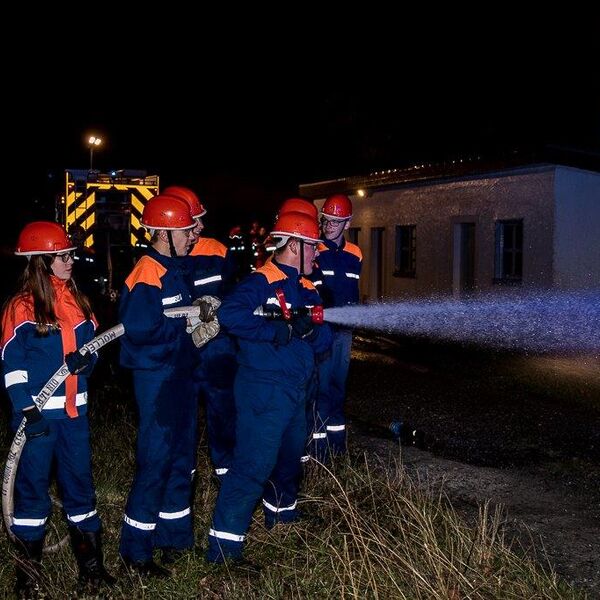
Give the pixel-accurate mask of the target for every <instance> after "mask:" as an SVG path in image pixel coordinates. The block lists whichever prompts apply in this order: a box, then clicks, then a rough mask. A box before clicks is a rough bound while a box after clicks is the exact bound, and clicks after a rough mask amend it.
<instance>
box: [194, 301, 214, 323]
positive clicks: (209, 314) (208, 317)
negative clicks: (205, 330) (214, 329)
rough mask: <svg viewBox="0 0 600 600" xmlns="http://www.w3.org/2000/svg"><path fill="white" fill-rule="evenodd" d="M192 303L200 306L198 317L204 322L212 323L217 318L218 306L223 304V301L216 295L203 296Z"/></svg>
mask: <svg viewBox="0 0 600 600" xmlns="http://www.w3.org/2000/svg"><path fill="white" fill-rule="evenodd" d="M192 304H193V305H194V306H198V307H199V308H200V314H199V315H198V318H199V319H200V320H201V321H202V322H203V323H210V321H212V320H213V319H214V318H215V315H216V312H217V308H219V306H221V301H220V300H219V299H218V298H215V297H214V296H201V297H200V298H196V300H194V302H193V303H192Z"/></svg>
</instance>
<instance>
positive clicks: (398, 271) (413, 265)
mask: <svg viewBox="0 0 600 600" xmlns="http://www.w3.org/2000/svg"><path fill="white" fill-rule="evenodd" d="M416 274H417V226H416V225H396V260H395V268H394V276H395V277H415V276H416Z"/></svg>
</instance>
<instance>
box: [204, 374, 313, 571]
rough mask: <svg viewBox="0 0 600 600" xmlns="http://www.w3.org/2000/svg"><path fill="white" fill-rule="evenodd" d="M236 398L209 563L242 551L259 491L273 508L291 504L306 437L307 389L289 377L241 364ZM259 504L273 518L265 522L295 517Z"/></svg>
mask: <svg viewBox="0 0 600 600" xmlns="http://www.w3.org/2000/svg"><path fill="white" fill-rule="evenodd" d="M235 399H236V409H237V420H236V424H237V426H236V447H235V452H234V458H233V462H232V465H231V468H230V469H229V472H228V473H227V477H225V478H224V479H223V483H222V484H221V489H220V490H219V495H218V497H217V502H216V505H215V511H214V514H213V524H212V528H211V533H210V534H209V536H208V555H207V558H208V560H209V561H210V562H220V561H222V560H223V557H233V558H236V557H239V556H240V555H241V553H242V546H243V540H244V536H245V535H246V531H247V530H248V527H249V525H250V520H251V518H252V513H253V511H254V508H255V506H256V503H257V502H258V501H259V500H260V499H261V496H263V495H264V498H263V499H264V500H265V501H266V502H267V503H268V504H269V505H270V506H273V507H275V508H283V507H290V506H292V505H293V504H294V503H295V502H296V498H297V496H298V486H299V482H300V473H301V466H300V456H301V455H302V453H303V449H304V442H305V437H306V414H305V402H306V390H305V389H304V388H299V387H298V386H297V385H295V384H294V382H292V381H281V380H275V379H274V378H272V377H268V376H267V375H266V374H264V373H260V372H257V371H255V370H252V369H249V368H247V367H240V368H239V371H238V374H237V377H236V380H235ZM263 508H265V519H271V522H270V523H269V521H267V524H272V522H274V520H275V519H277V520H282V521H283V520H286V521H292V520H294V519H295V518H296V517H297V512H296V510H295V508H294V509H293V510H287V511H282V512H275V513H273V511H271V510H269V509H268V508H267V507H265V506H263ZM267 511H268V512H267Z"/></svg>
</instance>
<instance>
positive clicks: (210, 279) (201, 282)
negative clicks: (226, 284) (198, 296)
mask: <svg viewBox="0 0 600 600" xmlns="http://www.w3.org/2000/svg"><path fill="white" fill-rule="evenodd" d="M213 281H223V277H221V275H213V276H212V277H205V278H204V279H196V280H195V281H194V285H206V284H207V283H212V282H213Z"/></svg>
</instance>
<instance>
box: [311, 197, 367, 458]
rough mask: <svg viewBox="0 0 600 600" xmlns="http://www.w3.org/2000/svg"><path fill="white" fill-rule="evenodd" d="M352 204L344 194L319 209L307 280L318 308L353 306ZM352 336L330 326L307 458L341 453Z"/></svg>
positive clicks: (357, 266)
mask: <svg viewBox="0 0 600 600" xmlns="http://www.w3.org/2000/svg"><path fill="white" fill-rule="evenodd" d="M351 219H352V202H351V201H350V199H349V198H348V196H346V195H344V194H335V195H333V196H330V197H329V198H327V200H326V201H325V203H324V204H323V208H322V209H321V243H320V244H319V248H318V249H319V259H318V261H317V262H318V265H317V268H315V269H314V270H313V273H312V275H311V277H310V279H311V280H312V281H313V283H314V284H315V287H316V288H317V290H318V291H319V294H320V295H321V298H323V306H324V307H325V308H329V307H332V306H346V305H348V304H357V303H358V300H359V291H358V284H359V280H360V271H361V266H362V252H361V251H360V248H359V247H358V246H357V245H356V244H352V243H350V242H347V241H346V240H345V239H344V231H346V230H347V229H348V228H349V227H350V220H351ZM351 346H352V331H351V330H350V329H346V328H344V327H339V326H338V327H334V332H333V345H332V347H331V355H330V356H329V357H328V358H327V359H325V360H323V361H321V362H320V363H319V365H318V374H319V378H318V379H319V390H318V393H317V400H316V416H315V426H314V429H313V440H312V442H313V443H312V447H311V454H313V456H315V457H316V458H317V459H319V460H321V461H326V460H327V459H328V457H329V455H330V454H333V455H337V454H344V453H345V452H346V418H345V416H344V401H345V399H346V379H347V378H348V369H349V367H350V351H351Z"/></svg>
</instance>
